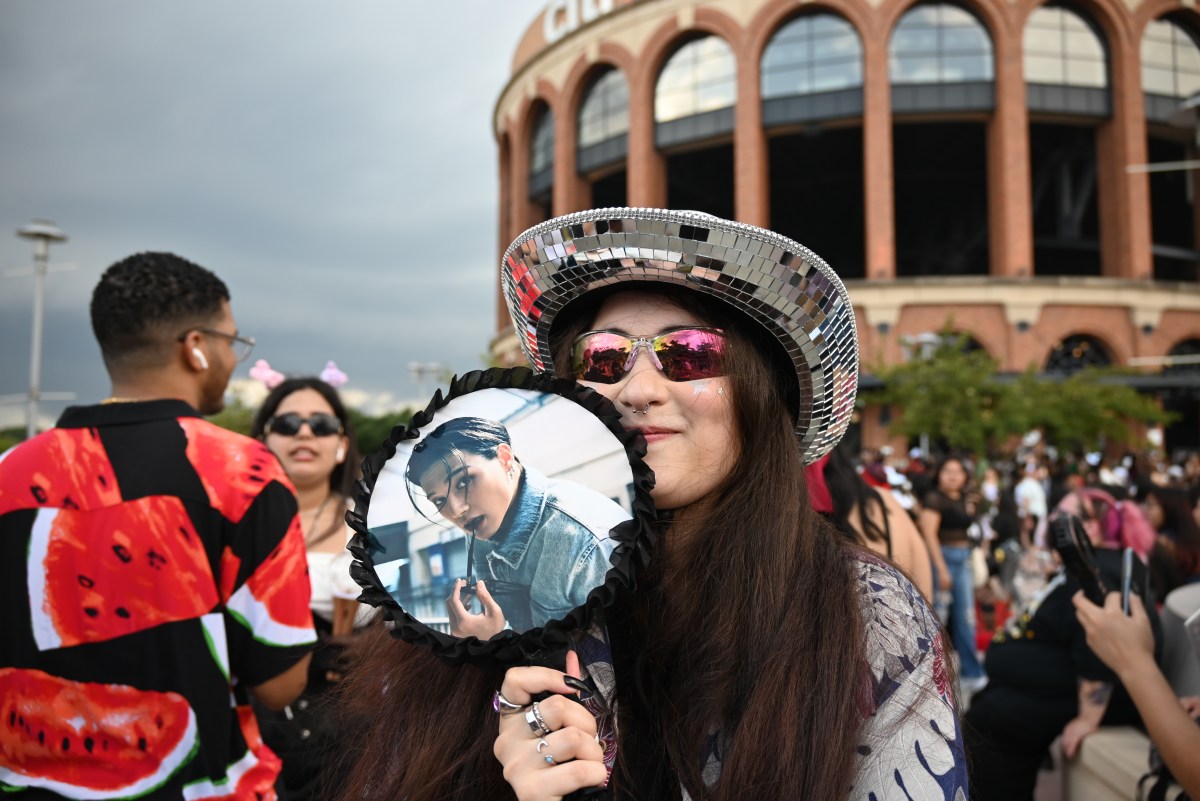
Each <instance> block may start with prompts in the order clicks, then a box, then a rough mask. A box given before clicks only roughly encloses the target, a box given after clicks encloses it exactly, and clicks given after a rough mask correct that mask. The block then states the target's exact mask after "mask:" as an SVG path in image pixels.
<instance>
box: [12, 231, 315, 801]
mask: <svg viewBox="0 0 1200 801" xmlns="http://www.w3.org/2000/svg"><path fill="white" fill-rule="evenodd" d="M91 314H92V327H93V329H94V330H95V333H96V339H97V340H98V341H99V344H100V350H101V353H102V354H103V357H104V364H105V367H106V369H107V370H108V373H109V376H110V378H111V379H112V387H113V390H112V397H110V398H107V399H106V400H104V401H101V402H100V403H99V404H97V405H95V406H82V407H72V408H70V409H67V410H66V412H64V413H63V416H62V419H60V420H59V421H58V425H57V427H55V428H54V429H51V430H50V431H46V432H44V433H42V434H40V435H38V436H36V437H34V438H33V439H30V440H28V441H27V442H24V443H22V444H20V445H18V446H17V447H15V448H13V449H12V450H10V451H8V452H7V453H5V454H3V455H0V609H3V610H4V613H3V615H0V790H4V791H6V792H13V791H20V798H21V799H23V801H34V799H42V798H88V799H105V798H131V797H140V798H144V799H186V801H201V800H202V799H204V800H208V799H231V800H233V799H237V800H240V799H273V798H275V791H274V783H275V778H276V776H277V775H278V773H279V768H280V764H279V760H278V758H277V757H276V756H275V755H274V754H272V753H271V752H270V751H269V750H268V749H267V748H266V747H265V746H264V745H263V743H262V739H261V738H260V737H259V733H258V725H257V723H256V722H255V719H254V715H253V714H252V713H251V711H250V707H249V696H250V695H253V696H255V697H256V698H257V699H258V700H259V701H260V702H262V703H263V704H265V705H266V706H268V707H271V708H276V709H279V708H282V707H284V706H285V705H287V704H288V703H290V702H291V701H292V700H294V699H295V698H296V697H297V696H298V695H299V694H300V692H301V691H302V690H303V688H304V683H305V680H306V674H307V665H308V660H309V651H310V649H311V647H312V644H313V643H314V642H315V639H316V637H315V635H314V633H313V627H312V618H311V616H310V613H309V608H308V602H309V592H310V590H309V580H308V576H307V574H306V568H305V556H304V541H303V535H302V533H301V529H300V523H299V520H298V518H297V516H296V501H295V497H294V496H293V494H292V488H291V485H290V484H289V483H288V480H287V477H286V476H285V475H284V472H283V469H282V468H281V467H280V465H279V464H278V462H277V461H276V460H275V457H274V456H272V454H271V453H270V451H268V450H267V448H266V447H265V446H264V445H263V444H262V443H260V442H258V441H256V440H252V439H249V438H247V437H242V436H240V435H237V434H233V433H230V432H228V431H225V430H224V429H221V428H218V427H217V426H215V425H212V424H211V423H208V422H206V421H205V420H204V419H202V418H201V415H202V414H212V413H214V412H217V411H220V409H221V407H222V404H223V397H224V393H225V387H226V384H227V383H228V381H229V377H230V375H232V373H233V369H234V366H235V365H236V364H237V363H238V361H239V360H240V359H241V358H244V357H245V356H246V355H247V354H248V353H249V350H250V347H251V346H252V345H253V340H251V339H248V338H246V337H243V336H241V334H239V332H238V329H237V325H236V324H235V323H234V319H233V314H232V312H231V310H230V305H229V291H228V289H227V288H226V287H225V284H224V283H222V281H221V280H220V279H219V278H217V277H216V276H215V275H213V274H212V273H211V272H209V271H208V270H206V269H204V268H202V267H199V266H197V265H195V264H192V263H191V262H188V261H186V260H184V259H182V258H180V257H178V256H174V255H172V254H169V253H141V254H137V255H135V256H130V257H129V258H127V259H124V260H122V261H120V262H118V263H116V264H114V265H113V266H112V267H110V268H109V269H108V270H107V271H106V272H105V273H104V275H103V276H102V277H101V279H100V283H99V285H98V286H97V287H96V289H95V292H94V293H93V295H92V305H91Z"/></svg>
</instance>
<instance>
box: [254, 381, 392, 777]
mask: <svg viewBox="0 0 1200 801" xmlns="http://www.w3.org/2000/svg"><path fill="white" fill-rule="evenodd" d="M274 377H277V378H279V379H282V376H279V374H277V373H276V374H274ZM353 433H354V432H353V430H352V427H351V422H350V418H349V416H348V415H347V413H346V407H345V405H344V404H343V403H342V400H341V398H340V397H339V395H338V392H337V390H336V389H334V387H333V386H331V385H330V384H329V383H328V382H326V381H323V380H322V379H320V378H313V377H309V378H289V379H286V380H282V381H281V382H280V383H278V384H277V385H276V386H275V387H274V388H273V389H272V391H271V393H270V394H269V395H267V398H266V400H264V401H263V404H262V406H261V407H260V408H259V410H258V412H257V414H256V415H255V418H254V422H253V424H252V426H251V435H252V436H255V437H257V438H259V439H262V440H263V441H264V442H265V443H266V445H267V447H268V448H270V449H271V452H272V453H274V454H275V456H276V457H278V459H279V461H280V463H281V464H282V465H283V469H284V470H285V471H286V472H287V475H288V478H289V479H291V481H292V484H293V486H294V488H295V492H296V499H297V501H298V502H299V505H300V513H299V520H300V524H301V527H302V528H303V531H304V542H305V546H306V550H307V555H308V575H309V580H310V581H311V582H312V601H311V603H310V606H311V608H312V612H313V621H314V623H315V625H316V628H317V634H318V638H319V644H318V648H317V651H316V653H315V654H314V655H313V661H312V668H311V669H310V672H309V679H308V689H307V690H306V691H305V693H304V695H303V696H302V697H301V698H300V699H299V700H298V701H297V702H296V703H294V704H292V705H291V706H290V707H288V708H287V709H285V710H284V711H283V712H282V713H279V714H274V715H272V714H270V713H266V712H264V711H263V710H259V723H260V726H261V728H262V731H263V739H264V741H265V742H266V743H267V745H268V746H269V747H270V748H271V749H272V750H274V751H275V752H276V753H277V754H278V755H279V756H280V757H281V758H282V759H283V773H282V774H281V777H280V782H281V784H282V785H283V786H284V787H285V788H286V790H287V796H286V797H287V798H289V799H309V798H315V797H318V790H319V782H320V776H321V770H322V763H323V759H322V755H323V752H325V751H326V750H327V749H328V748H329V747H330V744H331V743H332V742H333V739H334V732H333V725H332V719H331V718H330V717H328V713H326V712H324V711H322V710H321V709H320V707H321V706H322V705H321V704H319V703H317V701H318V699H319V698H320V697H321V696H322V695H323V694H325V693H326V692H328V691H329V689H330V687H331V685H332V684H333V682H335V681H336V680H337V678H338V676H339V673H340V670H341V659H342V657H343V648H344V645H345V637H344V635H347V634H349V633H350V632H351V631H352V630H353V628H354V627H355V626H356V624H357V625H363V624H365V623H366V622H368V621H369V619H370V616H371V614H372V612H373V610H372V609H371V607H369V606H365V605H363V604H358V603H356V602H354V601H353V600H350V599H353V598H355V597H357V595H358V593H359V592H360V590H359V588H358V585H357V584H356V583H355V582H354V580H353V579H352V578H350V573H349V568H350V563H351V561H352V557H351V555H350V552H349V551H347V550H346V543H347V542H348V541H349V539H350V536H351V534H352V532H351V531H350V528H349V527H348V526H347V525H346V522H345V516H346V508H347V503H348V493H349V491H350V485H351V483H352V482H353V480H354V478H355V475H356V471H357V466H358V464H359V463H360V459H359V458H358V451H357V449H356V448H355V445H354V436H353Z"/></svg>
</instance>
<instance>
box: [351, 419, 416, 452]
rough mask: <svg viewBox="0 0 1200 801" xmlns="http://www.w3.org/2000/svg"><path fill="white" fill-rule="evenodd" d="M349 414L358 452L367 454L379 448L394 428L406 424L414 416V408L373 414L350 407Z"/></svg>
mask: <svg viewBox="0 0 1200 801" xmlns="http://www.w3.org/2000/svg"><path fill="white" fill-rule="evenodd" d="M348 414H349V416H350V422H351V423H353V424H354V433H355V440H356V444H357V445H358V452H359V453H361V454H363V455H364V456H366V455H368V454H372V453H375V452H376V451H378V450H379V448H380V446H381V445H382V444H383V442H384V440H386V439H387V438H388V435H389V434H391V433H392V428H394V427H395V426H398V425H404V424H406V423H407V422H408V420H409V418H411V417H412V414H413V410H412V409H401V410H399V411H393V412H384V413H383V414H380V415H375V416H371V415H366V414H363V413H362V412H360V411H358V410H356V409H350V410H348Z"/></svg>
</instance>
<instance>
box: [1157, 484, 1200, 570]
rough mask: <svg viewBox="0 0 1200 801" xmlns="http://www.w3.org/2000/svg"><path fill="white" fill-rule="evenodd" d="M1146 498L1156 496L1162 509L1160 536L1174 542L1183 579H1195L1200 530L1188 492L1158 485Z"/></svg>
mask: <svg viewBox="0 0 1200 801" xmlns="http://www.w3.org/2000/svg"><path fill="white" fill-rule="evenodd" d="M1146 494H1147V495H1152V496H1154V500H1156V501H1158V505H1159V506H1161V507H1162V512H1163V525H1162V528H1161V529H1159V533H1160V534H1166V535H1167V536H1168V537H1169V538H1170V539H1171V541H1172V542H1171V546H1172V547H1171V550H1173V551H1174V554H1175V561H1176V562H1177V563H1178V565H1179V569H1180V570H1181V571H1183V576H1182V577H1181V578H1183V579H1186V578H1187V577H1189V576H1191V575H1194V574H1195V573H1196V572H1197V568H1198V567H1200V527H1198V526H1197V525H1196V520H1195V518H1194V517H1193V516H1192V503H1191V500H1190V499H1189V498H1188V493H1187V490H1182V489H1176V488H1174V487H1159V486H1157V485H1154V486H1151V487H1149V488H1148V489H1147V490H1146Z"/></svg>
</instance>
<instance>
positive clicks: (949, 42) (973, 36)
mask: <svg viewBox="0 0 1200 801" xmlns="http://www.w3.org/2000/svg"><path fill="white" fill-rule="evenodd" d="M942 50H943V51H944V52H953V51H965V52H970V53H988V52H991V50H992V43H991V40H989V39H988V36H987V33H986V32H984V30H983V29H982V28H978V27H975V28H962V27H956V28H946V29H944V30H943V31H942Z"/></svg>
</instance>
